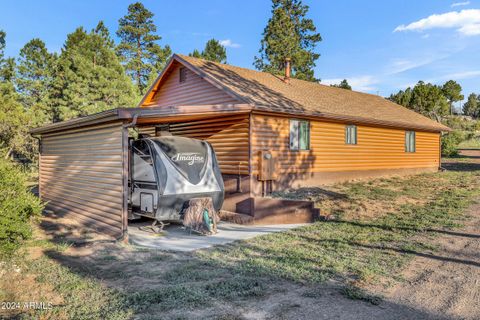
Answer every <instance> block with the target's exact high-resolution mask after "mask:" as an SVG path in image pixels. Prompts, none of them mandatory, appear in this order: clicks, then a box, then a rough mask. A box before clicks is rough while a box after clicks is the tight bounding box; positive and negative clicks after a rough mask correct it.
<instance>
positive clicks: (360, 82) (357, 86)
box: [321, 75, 378, 92]
mask: <svg viewBox="0 0 480 320" xmlns="http://www.w3.org/2000/svg"><path fill="white" fill-rule="evenodd" d="M343 79H344V78H335V79H322V81H321V84H325V85H331V84H339V83H340V82H341V81H342V80H343ZM346 79H347V81H348V84H349V85H350V86H352V89H353V90H355V91H363V92H373V91H376V90H377V87H375V86H374V84H376V83H378V79H376V78H375V77H373V76H371V75H364V76H358V77H349V78H346Z"/></svg>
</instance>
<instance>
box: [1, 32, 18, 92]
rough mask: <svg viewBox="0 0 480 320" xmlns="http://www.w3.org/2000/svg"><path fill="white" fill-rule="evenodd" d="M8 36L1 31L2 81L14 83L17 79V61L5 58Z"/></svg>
mask: <svg viewBox="0 0 480 320" xmlns="http://www.w3.org/2000/svg"><path fill="white" fill-rule="evenodd" d="M6 37H7V34H6V33H5V31H3V30H0V80H1V81H8V82H9V81H13V80H14V78H15V59H13V58H6V57H5V46H6Z"/></svg>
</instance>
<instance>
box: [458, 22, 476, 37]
mask: <svg viewBox="0 0 480 320" xmlns="http://www.w3.org/2000/svg"><path fill="white" fill-rule="evenodd" d="M458 31H460V32H461V33H462V34H464V35H466V36H476V35H479V34H480V23H477V24H469V25H466V26H463V27H461V28H460V29H459V30H458Z"/></svg>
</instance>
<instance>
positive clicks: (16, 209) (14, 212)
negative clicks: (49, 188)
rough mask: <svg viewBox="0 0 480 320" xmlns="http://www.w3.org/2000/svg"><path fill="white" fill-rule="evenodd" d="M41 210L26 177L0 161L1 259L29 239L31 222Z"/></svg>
mask: <svg viewBox="0 0 480 320" xmlns="http://www.w3.org/2000/svg"><path fill="white" fill-rule="evenodd" d="M42 209H43V206H42V203H41V202H40V200H39V199H38V198H37V197H35V196H34V195H33V194H32V193H31V192H30V191H29V190H28V188H27V185H26V176H25V174H24V173H22V171H21V170H20V169H19V168H18V167H16V166H15V165H14V164H13V163H11V162H10V161H8V160H5V159H3V158H0V255H2V254H11V253H12V252H13V251H14V250H15V249H17V248H18V246H19V244H20V243H21V241H22V240H25V239H28V238H29V237H30V236H31V234H32V229H31V224H30V218H31V217H32V216H35V215H39V214H40V212H41V211H42Z"/></svg>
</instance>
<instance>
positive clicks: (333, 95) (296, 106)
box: [172, 54, 450, 131]
mask: <svg viewBox="0 0 480 320" xmlns="http://www.w3.org/2000/svg"><path fill="white" fill-rule="evenodd" d="M172 59H173V60H177V61H179V62H180V63H182V64H184V65H186V66H187V67H190V68H191V69H192V70H193V71H194V72H197V73H198V74H199V75H200V76H202V77H204V78H205V79H208V80H209V81H211V82H213V83H215V84H216V85H217V86H219V87H221V88H223V89H224V90H226V91H227V92H230V93H231V94H232V95H234V96H236V97H237V98H238V99H240V100H241V101H243V102H244V103H249V104H252V105H253V106H254V109H255V110H260V111H267V112H279V113H287V114H293V115H302V114H304V115H312V116H319V117H323V118H330V119H336V120H340V121H351V122H359V123H367V124H369V123H370V124H378V125H386V126H392V127H400V128H411V129H423V130H430V131H450V129H449V128H448V127H446V126H444V125H442V124H440V123H438V122H436V121H433V120H431V119H429V118H427V117H425V116H423V115H421V114H418V113H416V112H414V111H412V110H409V109H407V108H405V107H402V106H400V105H398V104H396V103H393V102H391V101H389V100H387V99H385V98H383V97H380V96H377V95H372V94H368V93H361V92H356V91H351V90H345V89H341V88H335V87H330V86H327V85H323V84H320V83H316V82H309V81H304V80H298V79H293V78H292V79H290V80H289V81H288V83H287V82H285V81H283V78H282V77H279V76H277V75H273V74H271V73H266V72H260V71H255V70H250V69H245V68H240V67H236V66H231V65H228V64H221V63H215V62H211V61H207V60H203V59H198V58H193V57H189V56H185V55H177V54H176V55H174V56H173V58H172Z"/></svg>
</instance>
